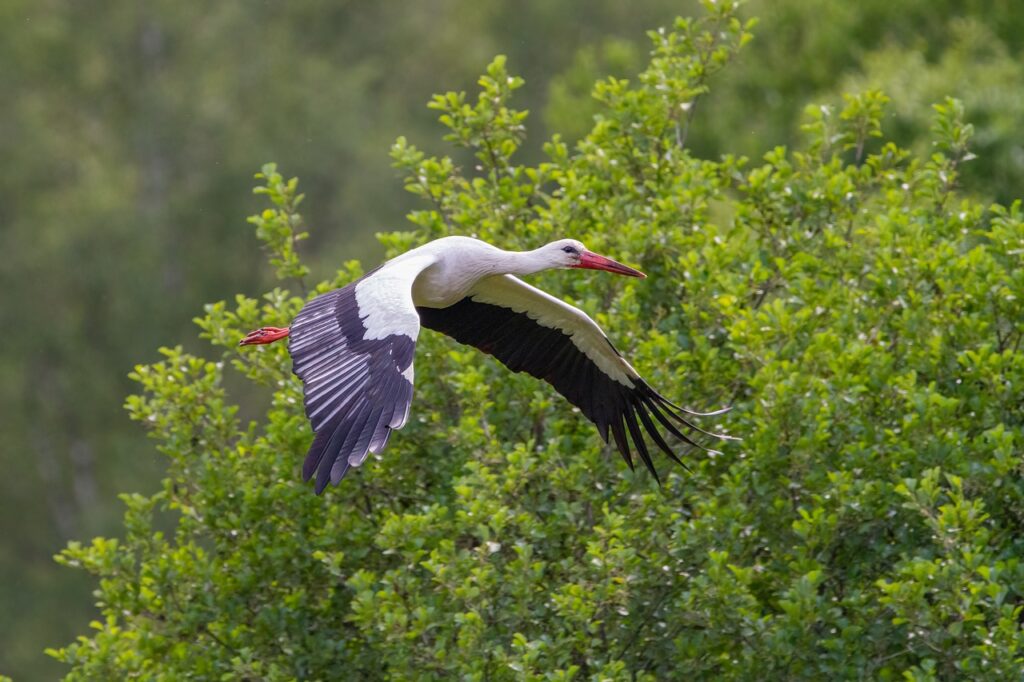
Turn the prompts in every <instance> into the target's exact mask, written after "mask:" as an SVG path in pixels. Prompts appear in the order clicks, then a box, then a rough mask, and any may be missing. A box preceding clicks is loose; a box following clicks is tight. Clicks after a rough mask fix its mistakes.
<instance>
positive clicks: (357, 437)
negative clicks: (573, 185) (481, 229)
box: [288, 258, 432, 494]
mask: <svg viewBox="0 0 1024 682" xmlns="http://www.w3.org/2000/svg"><path fill="white" fill-rule="evenodd" d="M431 262H432V260H430V259H429V258H421V259H418V260H417V259H404V260H402V261H400V262H392V263H388V264H387V265H385V266H384V267H383V268H381V269H379V270H377V271H375V272H372V273H370V274H369V275H367V276H365V277H363V278H362V279H360V280H358V281H356V282H353V283H352V284H349V285H348V286H346V287H344V288H342V289H337V290H335V291H331V292H328V293H326V294H322V295H320V296H317V297H316V298H314V299H313V300H312V301H310V302H309V303H307V304H306V305H305V307H304V308H303V309H302V311H301V312H300V313H299V314H298V316H297V317H296V318H295V321H294V322H293V323H292V326H291V333H290V335H289V343H288V352H289V353H290V354H291V356H292V371H293V372H295V374H296V375H298V377H299V378H300V379H302V383H303V389H304V394H305V407H306V416H307V417H308V418H309V421H310V424H311V425H312V426H313V432H314V433H315V434H316V436H315V438H314V439H313V444H312V445H311V446H310V448H309V453H308V454H307V455H306V461H305V464H304V465H303V467H302V475H303V478H304V480H307V481H308V480H309V479H310V478H312V476H313V474H314V473H316V492H317V494H319V493H321V492H323V489H324V488H325V487H327V483H328V481H329V482H331V483H334V484H337V483H338V482H339V481H341V479H342V478H344V477H345V474H346V473H348V470H349V468H350V467H358V466H359V465H360V464H362V463H363V461H365V459H366V456H367V454H369V453H371V452H372V453H377V452H380V451H381V450H383V449H384V446H385V445H386V444H387V441H388V437H389V436H390V435H391V431H392V430H394V429H400V428H402V426H404V425H405V422H406V420H407V419H408V417H409V407H410V405H411V402H412V387H413V353H414V351H415V349H416V337H417V336H418V335H419V329H420V324H419V316H418V315H417V314H416V308H415V307H414V306H413V303H412V283H413V280H415V278H416V276H417V275H418V274H419V273H420V272H421V271H422V270H423V269H424V268H426V267H427V266H428V265H430V263H431Z"/></svg>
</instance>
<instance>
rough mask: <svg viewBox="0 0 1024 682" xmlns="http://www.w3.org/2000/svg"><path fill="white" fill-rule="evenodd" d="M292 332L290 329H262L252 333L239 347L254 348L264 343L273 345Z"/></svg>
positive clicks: (240, 342)
mask: <svg viewBox="0 0 1024 682" xmlns="http://www.w3.org/2000/svg"><path fill="white" fill-rule="evenodd" d="M290 331H291V330H290V329H289V328H288V327H260V328H259V329H257V330H256V331H251V332H249V333H248V334H246V335H245V338H244V339H242V340H241V341H239V342H238V345H239V346H254V345H257V344H263V343H273V342H274V341H278V340H280V339H283V338H285V337H286V336H288V334H289V332H290Z"/></svg>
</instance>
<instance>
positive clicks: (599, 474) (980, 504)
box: [52, 0, 1024, 680]
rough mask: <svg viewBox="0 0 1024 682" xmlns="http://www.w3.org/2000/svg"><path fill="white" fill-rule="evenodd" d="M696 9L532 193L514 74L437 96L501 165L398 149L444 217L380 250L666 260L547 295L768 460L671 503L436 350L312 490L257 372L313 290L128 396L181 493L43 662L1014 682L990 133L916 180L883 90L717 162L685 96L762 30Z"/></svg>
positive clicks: (1008, 287)
mask: <svg viewBox="0 0 1024 682" xmlns="http://www.w3.org/2000/svg"><path fill="white" fill-rule="evenodd" d="M706 9H707V14H706V16H704V17H702V18H700V19H681V20H678V21H677V22H676V24H675V25H674V27H673V29H672V30H670V31H656V32H653V33H652V34H651V38H652V40H653V44H654V47H653V52H652V58H651V61H650V64H649V65H648V67H647V68H646V70H644V71H643V72H642V73H641V74H640V75H639V77H638V78H637V79H636V80H635V81H633V82H627V81H625V80H620V79H607V80H604V81H602V82H600V83H598V84H597V85H596V87H595V89H594V95H595V97H596V98H597V100H598V101H599V102H600V103H601V105H602V109H601V113H600V114H599V115H598V117H597V118H596V121H595V124H594V127H593V129H592V131H591V132H590V133H589V134H588V135H586V136H585V137H584V138H583V139H582V140H581V141H580V142H579V143H578V144H577V145H576V146H575V147H573V148H571V149H570V148H569V147H568V146H567V145H566V144H565V143H563V142H562V141H561V140H560V139H559V138H557V137H556V138H554V139H552V140H551V141H550V142H549V143H548V144H547V145H546V146H545V151H546V154H547V160H546V161H545V162H543V163H541V164H539V165H537V166H535V167H527V166H523V165H519V164H517V163H516V161H515V160H514V157H515V152H516V150H517V148H518V146H519V145H520V144H521V142H522V140H523V137H524V135H525V129H524V120H525V118H526V114H525V112H521V111H517V110H515V109H513V108H512V106H511V99H512V95H513V93H514V91H515V90H516V89H517V88H518V87H519V86H520V85H521V84H522V81H521V80H520V79H518V78H515V77H511V76H510V75H509V74H508V73H507V71H506V69H505V64H504V61H503V60H502V59H501V58H498V59H496V60H495V61H494V62H492V63H491V65H490V66H489V67H488V69H487V73H486V75H484V76H483V77H482V78H481V79H480V88H481V91H480V94H479V96H478V97H477V99H476V100H475V101H472V100H470V99H469V98H468V97H467V96H466V95H465V94H464V93H448V94H446V95H444V96H438V97H436V98H435V99H434V100H433V102H432V103H431V105H430V106H431V107H432V108H434V109H436V110H437V111H438V112H440V118H441V121H442V123H443V124H444V125H445V126H446V127H447V128H448V130H449V134H448V136H447V139H448V140H449V141H450V142H452V143H453V144H454V145H456V146H457V147H461V148H465V149H466V150H468V151H469V152H470V153H472V154H473V155H474V157H475V160H474V161H473V163H474V166H473V167H472V168H461V167H459V165H457V163H456V162H455V161H453V159H452V158H449V157H440V158H438V157H429V156H427V155H425V154H424V153H422V152H420V151H419V150H418V149H417V148H416V147H414V146H413V145H411V144H410V143H408V142H407V141H406V140H404V139H399V141H398V142H397V143H396V144H395V146H394V148H393V150H392V156H393V159H394V163H395V165H396V167H397V168H399V169H401V171H402V172H403V173H404V174H405V175H406V178H407V179H406V188H407V189H408V190H409V191H411V192H413V193H414V194H416V195H418V196H420V197H421V198H422V199H423V200H424V202H425V208H424V209H423V210H419V211H416V212H414V213H412V214H411V215H410V216H409V217H410V220H411V221H412V223H413V224H414V225H415V226H416V230H415V231H414V232H408V233H394V234H389V235H384V236H382V237H381V239H382V241H383V243H384V244H385V245H386V246H387V248H388V250H389V253H390V254H392V255H393V254H395V253H398V252H400V251H402V250H404V249H407V248H409V247H411V246H414V245H416V244H419V243H422V242H423V241H425V240H428V239H432V238H436V237H439V236H442V235H446V234H451V233H458V234H475V235H478V236H479V237H481V238H483V239H486V240H489V241H492V242H496V243H499V244H501V245H502V246H505V247H507V248H526V247H533V246H536V245H537V244H540V243H542V242H544V241H546V240H548V239H552V238H554V237H558V236H567V235H572V236H575V237H579V238H581V239H582V240H583V241H584V242H585V243H587V244H588V246H590V247H592V248H594V249H595V250H598V251H606V252H609V253H611V254H613V255H614V256H616V257H618V258H621V259H622V260H624V261H626V262H630V263H638V264H640V265H641V266H642V267H643V269H644V270H645V271H646V272H647V273H648V275H649V276H650V278H649V279H648V280H646V281H631V280H628V279H626V278H614V277H602V276H600V275H592V276H588V275H582V274H579V273H568V272H553V273H547V274H544V275H541V276H538V277H536V278H535V281H537V282H538V283H539V284H540V285H541V286H543V287H544V288H546V289H547V290H549V291H552V292H555V293H556V294H558V295H563V296H565V297H566V298H567V299H568V300H572V301H574V302H576V303H578V304H579V305H581V306H582V307H583V308H584V309H585V310H587V311H588V312H589V313H591V314H592V315H593V316H594V317H595V318H596V319H597V320H598V322H599V323H600V324H601V325H602V326H604V327H605V329H606V330H607V331H608V332H609V334H610V336H611V337H612V338H613V339H615V340H616V342H617V344H618V345H619V346H620V348H622V349H623V350H624V351H625V352H627V354H628V355H629V356H630V358H631V360H632V361H633V363H634V365H635V366H637V367H638V368H639V369H640V371H641V372H643V373H644V374H645V375H646V376H647V378H648V379H649V380H650V381H651V383H652V384H654V385H655V386H657V387H659V389H660V390H662V391H663V392H664V393H665V394H666V395H668V396H670V397H675V398H679V399H681V400H684V401H689V403H690V404H692V405H693V406H694V407H713V406H717V405H720V404H723V403H730V404H732V405H733V406H734V409H733V410H732V412H731V413H729V414H727V415H726V416H724V417H721V418H720V423H712V424H710V426H713V427H714V428H718V429H723V430H727V431H729V432H730V433H734V434H737V435H741V436H742V437H743V441H742V442H741V443H738V444H735V443H733V444H728V446H727V447H725V448H724V452H723V454H721V455H717V456H713V457H710V456H706V455H704V454H703V453H701V452H697V451H695V452H689V453H685V454H684V456H685V457H686V461H687V463H688V466H689V471H685V470H682V469H679V468H673V469H672V470H671V474H670V475H669V476H668V477H667V480H666V482H665V484H664V486H663V487H658V486H657V485H656V484H655V482H654V480H653V479H652V478H651V477H650V476H648V475H647V474H646V473H644V472H642V471H638V472H636V473H631V472H629V471H628V470H626V469H625V468H624V467H623V466H622V465H621V461H620V460H619V458H618V456H617V455H616V454H615V453H614V452H612V451H611V450H610V449H608V448H606V447H603V446H602V444H601V443H600V440H599V438H598V437H597V434H596V431H595V429H594V428H593V427H592V425H590V424H589V423H587V422H586V421H585V420H583V419H582V418H581V417H580V416H579V415H578V414H577V413H575V412H574V411H573V410H572V409H571V408H570V407H569V406H568V405H567V404H566V403H565V402H564V401H562V400H561V399H560V398H559V397H558V396H556V395H555V394H554V393H553V391H552V390H551V389H550V388H549V387H547V386H546V385H543V384H540V383H538V382H536V381H535V380H533V379H531V378H530V377H523V376H520V375H510V374H509V373H508V372H507V371H506V370H505V369H504V368H503V367H501V366H500V365H498V364H497V363H496V362H494V361H493V360H491V359H489V358H487V357H485V356H482V355H480V354H479V353H477V352H476V351H474V350H473V349H468V348H464V347H460V346H458V345H456V344H454V343H453V342H452V341H451V340H449V339H446V338H443V337H440V336H439V335H435V334H431V333H429V332H424V333H423V334H422V335H421V337H420V342H419V348H418V351H417V381H418V384H417V387H416V398H415V404H414V412H413V415H414V418H413V419H412V420H411V421H410V423H409V425H408V426H407V427H406V429H405V430H403V431H402V432H401V433H400V434H397V435H396V436H395V437H394V438H393V439H392V441H391V444H390V445H389V447H388V449H387V450H386V451H385V453H383V455H382V456H380V457H378V458H376V459H374V460H371V461H369V462H368V463H367V464H366V465H365V466H364V467H363V468H362V469H360V470H359V471H358V472H356V473H355V474H353V475H350V476H349V478H348V479H346V480H345V481H344V483H343V485H341V486H340V487H338V488H331V489H329V490H328V491H327V493H326V494H325V495H324V496H323V497H316V496H314V495H313V493H312V490H311V489H310V488H309V486H307V485H303V484H302V483H301V482H300V481H299V475H298V470H299V465H300V462H301V460H302V456H303V454H304V452H305V450H306V447H307V446H308V443H309V440H310V431H309V428H308V426H307V424H306V420H305V418H304V416H303V414H302V410H301V402H302V401H301V392H300V386H299V382H298V381H297V379H296V378H295V377H293V376H292V375H291V374H290V371H289V366H290V363H289V360H288V356H287V351H286V349H285V347H284V346H283V345H281V344H278V345H274V346H266V347H259V348H257V349H247V350H246V351H245V352H241V353H240V352H238V350H237V349H236V347H235V343H236V342H237V340H238V338H239V337H240V336H241V335H242V334H243V333H244V332H245V331H248V330H249V329H251V328H254V327H257V326H262V325H265V324H272V325H284V324H287V323H288V322H289V320H290V319H291V318H292V317H293V316H294V315H295V314H296V312H297V311H298V310H299V309H300V307H301V305H302V303H303V300H304V297H299V296H296V295H294V294H293V293H292V292H290V291H288V290H285V289H281V288H278V289H275V290H273V291H271V292H269V293H267V294H266V295H265V296H263V298H262V299H260V300H257V299H252V298H247V297H244V296H239V297H237V298H236V300H235V302H234V304H233V305H228V304H225V303H223V302H222V303H217V304H213V305H210V306H208V307H207V309H206V311H205V314H204V316H203V317H201V318H199V319H198V320H197V322H198V324H199V327H200V328H201V330H202V333H201V335H202V337H203V338H205V339H207V340H209V341H210V342H211V343H212V345H213V346H214V347H215V348H218V349H220V351H219V352H220V353H221V354H220V357H219V359H217V360H206V359H202V358H199V357H196V356H193V355H190V354H188V353H185V352H184V351H183V350H182V349H181V348H173V349H164V350H163V353H164V355H165V359H164V360H163V361H162V362H158V363H156V364H152V365H148V366H140V367H137V368H136V370H135V372H134V373H133V375H132V376H133V378H134V379H135V380H136V381H138V382H139V383H140V385H141V387H142V392H141V393H140V394H139V395H136V396H132V397H131V398H129V400H128V403H127V407H128V410H129V413H130V414H131V416H132V417H133V418H134V419H136V420H138V421H140V422H141V423H143V424H145V425H147V426H148V427H149V428H150V430H151V433H152V435H153V436H154V437H155V438H156V439H157V440H158V441H159V442H160V445H159V449H160V450H161V451H162V452H163V453H164V454H165V455H166V456H167V458H168V463H169V466H168V472H167V477H166V479H165V481H164V485H163V489H162V491H161V492H159V493H158V494H156V495H154V496H152V497H144V496H140V495H126V496H124V498H123V499H124V501H125V504H126V505H127V512H126V515H125V536H124V538H123V539H120V540H113V539H102V538H98V539H95V540H93V542H92V543H91V544H88V545H81V544H78V543H72V544H71V545H70V546H69V547H68V549H66V550H65V551H64V552H63V554H61V555H60V557H59V560H60V561H61V562H63V563H65V564H68V565H72V566H78V567H82V568H85V569H86V570H88V571H90V572H91V573H93V574H95V575H96V576H97V577H98V578H99V581H100V585H99V591H98V593H97V594H98V599H99V604H100V606H101V608H102V611H103V620H102V622H97V623H94V627H95V629H96V632H95V633H94V634H93V636H92V637H88V638H86V637H83V638H80V640H79V641H78V642H76V643H74V644H72V645H70V646H67V647H65V648H63V649H60V650H57V651H54V652H52V653H53V654H54V655H55V656H57V657H58V658H59V659H60V660H62V661H64V662H66V663H68V664H69V665H71V666H72V668H71V673H70V675H69V679H95V678H99V679H122V678H127V677H129V676H133V675H134V676H141V677H147V678H156V679H168V680H171V679H175V680H176V679H182V678H186V677H189V678H198V679H215V678H220V679H272V680H281V679H293V678H300V679H374V678H395V679H447V678H450V677H455V676H459V677H463V678H466V679H553V680H554V679H602V680H604V679H644V680H655V679H671V678H674V679H687V678H709V679H710V678H713V679H736V680H747V679H753V678H767V679H841V678H879V679H901V678H902V679H913V680H930V679H956V678H963V677H973V678H989V679H1009V678H1011V677H1019V676H1020V675H1021V673H1022V672H1024V665H1022V663H1021V652H1020V648H1021V646H1022V645H1024V639H1022V636H1021V631H1020V626H1019V621H1020V618H1021V603H1022V597H1024V568H1022V566H1021V564H1020V561H1019V559H1018V557H1019V556H1020V554H1021V551H1022V549H1024V548H1022V546H1021V545H1022V540H1021V538H1022V537H1024V535H1022V533H1021V527H1022V524H1024V481H1022V477H1021V463H1020V451H1021V446H1022V436H1021V431H1020V428H1021V424H1022V421H1024V417H1022V411H1021V404H1022V403H1024V355H1022V354H1021V353H1020V345H1021V339H1022V337H1024V310H1022V305H1021V301H1022V300H1024V268H1021V267H1020V266H1021V255H1022V253H1024V212H1022V209H1021V205H1020V204H1019V203H1015V204H1013V205H1012V206H1010V207H1008V208H1007V207H1002V206H996V205H993V206H984V205H981V204H979V203H977V202H976V201H973V200H971V199H970V198H969V197H965V196H962V195H961V193H960V192H959V191H958V189H957V179H958V176H959V174H960V172H961V166H962V165H963V164H964V163H966V162H969V161H970V158H971V152H970V148H969V141H970V135H971V132H972V129H971V126H970V125H968V124H966V123H964V121H963V112H962V107H961V106H960V105H959V103H958V102H956V101H955V100H947V101H945V102H943V103H941V104H939V105H937V106H936V107H935V110H934V112H933V113H934V121H935V124H934V139H933V142H934V153H933V154H931V155H930V156H926V157H920V156H915V155H914V154H912V153H911V152H909V151H907V150H904V149H901V148H899V147H897V146H896V145H895V144H893V143H891V142H887V141H885V139H884V137H883V131H882V129H881V125H880V121H881V118H882V114H883V112H884V110H885V106H886V103H887V101H888V100H887V98H886V97H885V96H884V95H882V94H881V93H878V92H866V93H863V94H857V95H851V96H848V98H847V99H846V103H845V105H844V107H843V108H842V109H834V108H829V107H817V108H812V109H810V110H809V112H808V117H807V122H806V125H805V132H806V135H807V143H806V145H805V147H804V148H802V149H800V150H788V149H784V148H778V149H774V150H772V151H771V152H770V153H768V154H767V155H765V157H764V158H763V159H760V160H756V161H755V160H749V159H745V158H734V157H725V158H722V159H720V160H718V161H709V160H702V159H698V158H694V157H693V156H692V155H691V154H689V153H688V151H687V149H686V147H685V140H686V134H687V126H689V125H699V121H700V119H699V116H698V117H697V118H696V119H694V118H693V117H692V112H693V111H694V110H695V109H694V107H695V102H697V101H698V100H699V99H700V98H701V97H705V96H707V94H706V91H707V80H708V77H709V76H710V75H711V74H712V73H713V72H715V71H717V70H718V69H719V68H722V67H724V66H727V65H728V63H729V62H730V60H731V59H732V58H733V57H734V56H735V54H736V53H737V51H738V50H739V49H740V47H741V46H742V45H743V43H744V42H745V41H746V40H747V39H748V37H749V34H748V30H747V29H748V27H747V26H746V25H744V24H742V23H741V22H740V20H739V19H737V17H736V16H735V8H734V7H733V6H732V4H731V3H723V2H717V3H716V2H711V1H710V0H709V2H707V3H706ZM751 115H752V116H756V112H751ZM260 177H261V179H262V180H263V181H264V185H263V186H262V187H260V188H258V189H257V191H259V192H261V193H264V194H266V195H267V197H268V198H269V199H270V200H271V202H272V204H273V208H271V209H268V211H266V212H265V213H263V214H262V215H261V216H259V217H257V218H255V219H254V221H253V222H255V223H256V224H257V225H258V227H259V230H260V235H261V238H262V239H263V240H264V241H265V243H266V244H267V245H268V246H269V247H270V250H271V257H272V259H273V260H274V262H275V264H276V265H277V266H278V272H279V274H280V275H281V277H282V278H289V277H294V276H297V277H301V276H302V275H304V273H305V270H304V268H303V266H302V265H301V263H300V262H299V261H298V259H297V256H296V255H295V252H294V250H293V246H294V238H297V237H298V236H299V234H298V231H299V230H301V229H302V224H301V220H300V218H299V217H298V215H297V214H296V213H295V211H296V207H297V205H298V203H299V201H300V199H301V197H300V195H298V194H297V187H296V183H295V181H294V180H292V181H285V179H284V178H283V177H282V176H281V175H280V174H279V173H278V172H277V170H276V168H275V167H274V166H273V165H268V166H267V167H265V168H264V171H263V173H262V174H261V176H260ZM360 272H361V270H360V266H359V265H358V264H357V263H349V264H347V265H346V266H345V268H344V269H342V270H341V271H340V272H339V273H338V274H337V275H336V276H335V277H334V278H333V279H332V280H331V281H327V282H322V283H320V284H319V285H317V286H316V287H315V288H314V289H315V292H321V291H325V290H328V289H330V288H331V287H336V286H339V285H341V284H344V283H346V282H348V281H351V280H352V279H353V278H355V277H357V276H358V275H359V274H360ZM303 286H304V285H303ZM315 292H310V294H309V295H313V293H315ZM229 368H231V369H233V370H234V371H235V372H237V373H239V374H241V375H242V376H243V377H244V378H245V380H246V381H247V382H249V384H250V385H252V386H259V387H264V388H263V389H262V390H264V391H268V392H272V395H273V398H272V403H271V405H270V407H269V408H268V409H267V412H266V415H265V417H262V418H261V419H259V420H258V421H250V422H244V421H243V420H242V419H240V417H239V414H238V409H237V408H236V407H235V406H233V405H232V403H231V400H230V398H229V396H228V394H227V391H226V389H225V381H226V374H228V373H229ZM160 528H170V530H169V531H163V530H159V529H160Z"/></svg>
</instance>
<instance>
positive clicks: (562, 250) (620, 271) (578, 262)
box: [544, 239, 647, 278]
mask: <svg viewBox="0 0 1024 682" xmlns="http://www.w3.org/2000/svg"><path fill="white" fill-rule="evenodd" d="M544 251H545V252H546V253H545V255H546V256H548V257H549V258H550V259H551V261H552V262H553V264H554V267H559V268H586V269H589V270H606V271H608V272H614V273H615V274H617V275H628V276H629V277H641V278H643V277H647V275H645V274H644V273H642V272H640V271H639V270H634V269H633V268H631V267H629V266H628V265H623V264H622V263H619V262H618V261H614V260H612V259H611V258H608V257H606V256H601V255H599V254H596V253H594V252H593V251H589V250H587V247H585V246H583V243H582V242H579V241H576V240H575V239H559V240H558V241H557V242H551V243H550V244H548V245H547V246H545V247H544Z"/></svg>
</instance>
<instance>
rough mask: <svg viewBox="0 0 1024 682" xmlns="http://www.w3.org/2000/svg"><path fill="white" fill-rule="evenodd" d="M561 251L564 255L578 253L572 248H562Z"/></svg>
mask: <svg viewBox="0 0 1024 682" xmlns="http://www.w3.org/2000/svg"><path fill="white" fill-rule="evenodd" d="M562 251H565V252H566V253H578V252H577V251H576V247H574V246H563V247H562Z"/></svg>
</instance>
